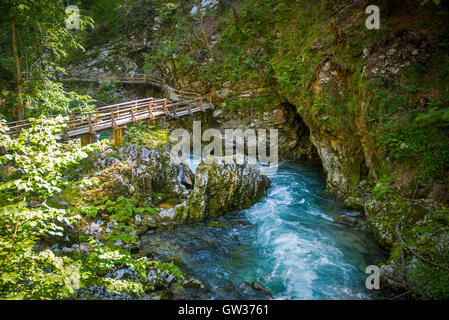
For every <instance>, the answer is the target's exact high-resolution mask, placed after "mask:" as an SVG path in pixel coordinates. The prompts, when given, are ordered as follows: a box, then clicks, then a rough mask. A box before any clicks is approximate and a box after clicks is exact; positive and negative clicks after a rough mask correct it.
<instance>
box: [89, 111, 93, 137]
mask: <svg viewBox="0 0 449 320" xmlns="http://www.w3.org/2000/svg"><path fill="white" fill-rule="evenodd" d="M88 121H89V133H92V131H93V130H92V117H91V115H90V114H89V120H88Z"/></svg>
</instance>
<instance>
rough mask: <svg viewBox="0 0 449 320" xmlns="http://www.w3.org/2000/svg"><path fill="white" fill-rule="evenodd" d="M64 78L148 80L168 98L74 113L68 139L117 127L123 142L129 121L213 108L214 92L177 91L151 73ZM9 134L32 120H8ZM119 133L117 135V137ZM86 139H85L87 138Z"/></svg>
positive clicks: (88, 138)
mask: <svg viewBox="0 0 449 320" xmlns="http://www.w3.org/2000/svg"><path fill="white" fill-rule="evenodd" d="M60 80H62V81H99V82H101V81H108V80H109V81H119V82H129V83H148V84H152V85H157V86H160V87H161V88H163V90H164V91H165V93H166V98H163V99H155V98H145V99H140V100H133V101H127V102H123V103H118V104H113V105H109V106H104V107H98V108H95V109H94V110H92V111H91V112H88V113H71V114H67V115H66V116H67V117H68V118H69V120H68V122H67V128H66V130H65V131H64V133H63V135H64V138H66V139H74V138H79V137H81V138H82V141H83V143H84V144H87V143H90V142H93V141H96V135H97V134H98V133H100V132H104V131H110V130H114V140H115V142H116V144H119V143H120V141H119V140H120V139H121V137H122V136H123V129H124V128H126V127H127V125H129V124H133V123H136V122H140V121H146V120H153V119H158V118H163V117H165V118H167V119H169V120H171V119H177V118H180V117H185V116H188V115H193V114H197V113H201V112H205V111H207V110H210V109H213V108H214V106H213V104H212V98H211V96H210V95H206V96H203V95H200V94H198V93H193V92H186V91H181V90H176V89H173V88H171V87H169V86H168V85H166V84H165V82H164V81H162V80H159V79H157V78H153V77H151V76H149V75H136V74H133V75H118V76H113V77H112V76H102V78H98V77H93V76H92V75H87V76H86V75H85V76H83V77H78V78H73V77H67V78H66V79H60ZM7 125H8V127H9V128H10V131H9V134H10V135H11V136H17V134H18V133H19V132H20V130H22V129H24V128H28V127H30V126H31V123H30V121H29V120H22V121H15V122H8V123H7ZM116 136H117V137H116ZM83 138H84V139H83Z"/></svg>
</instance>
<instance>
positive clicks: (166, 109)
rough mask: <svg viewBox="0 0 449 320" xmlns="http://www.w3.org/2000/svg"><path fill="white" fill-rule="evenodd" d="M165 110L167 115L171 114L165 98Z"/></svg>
mask: <svg viewBox="0 0 449 320" xmlns="http://www.w3.org/2000/svg"><path fill="white" fill-rule="evenodd" d="M164 112H165V114H166V115H170V112H168V108H167V99H164Z"/></svg>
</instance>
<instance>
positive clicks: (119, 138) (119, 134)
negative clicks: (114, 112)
mask: <svg viewBox="0 0 449 320" xmlns="http://www.w3.org/2000/svg"><path fill="white" fill-rule="evenodd" d="M124 129H125V128H116V129H114V130H113V135H114V145H115V146H116V147H120V146H121V145H122V144H123V136H124V131H125V130H124Z"/></svg>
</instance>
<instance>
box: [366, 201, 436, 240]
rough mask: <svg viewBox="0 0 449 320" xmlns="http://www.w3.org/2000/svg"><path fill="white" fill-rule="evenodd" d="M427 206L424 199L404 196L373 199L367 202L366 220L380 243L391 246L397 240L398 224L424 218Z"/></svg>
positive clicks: (410, 224)
mask: <svg viewBox="0 0 449 320" xmlns="http://www.w3.org/2000/svg"><path fill="white" fill-rule="evenodd" d="M426 212H427V206H426V204H425V203H424V202H423V201H419V200H416V201H410V200H407V199H404V198H402V197H396V198H393V199H391V200H385V201H379V200H371V201H368V202H367V203H366V204H365V214H366V222H367V224H368V226H369V228H370V229H371V230H372V231H373V234H374V237H375V238H376V240H377V241H378V242H379V244H380V245H382V246H383V247H386V248H391V247H392V246H393V245H394V244H395V243H396V242H397V241H398V239H397V236H396V226H397V225H398V223H400V224H401V228H402V227H403V226H412V225H413V224H415V223H416V222H417V221H419V220H421V219H423V218H424V217H425V215H426Z"/></svg>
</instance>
